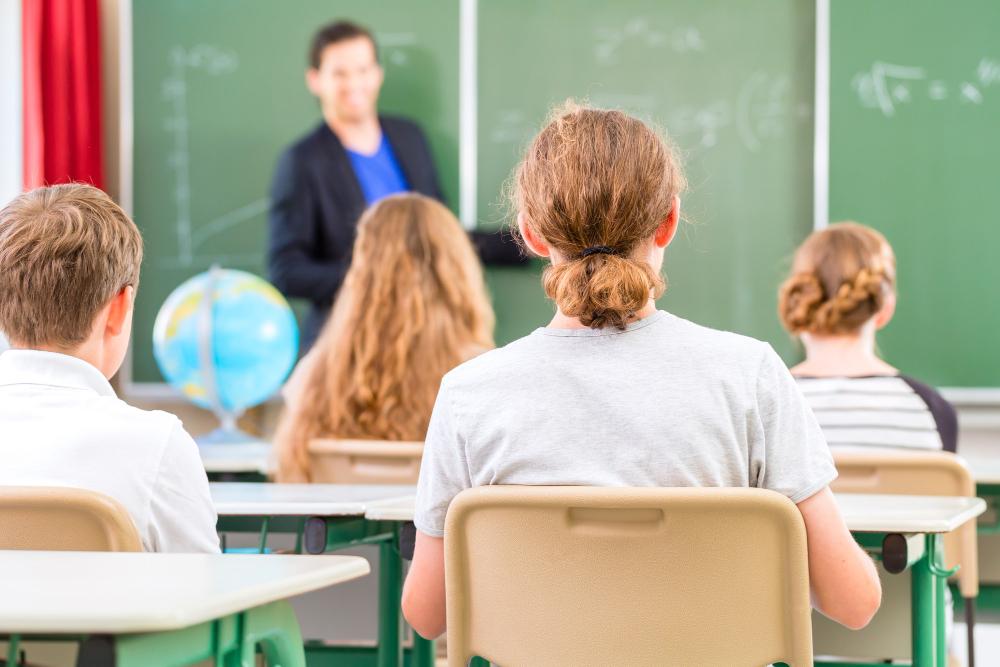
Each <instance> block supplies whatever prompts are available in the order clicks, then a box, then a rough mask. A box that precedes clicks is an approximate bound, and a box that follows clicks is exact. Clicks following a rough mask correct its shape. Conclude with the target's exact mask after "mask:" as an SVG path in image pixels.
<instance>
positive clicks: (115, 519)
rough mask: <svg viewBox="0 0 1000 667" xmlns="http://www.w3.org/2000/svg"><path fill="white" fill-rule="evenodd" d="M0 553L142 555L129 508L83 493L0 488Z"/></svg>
mask: <svg viewBox="0 0 1000 667" xmlns="http://www.w3.org/2000/svg"><path fill="white" fill-rule="evenodd" d="M0 549H37V550H45V551H142V541H141V540H140V539H139V532H138V531H137V530H136V528H135V524H134V523H132V517H130V516H129V513H128V510H126V509H125V507H124V506H123V505H122V504H121V503H119V502H118V501H117V500H115V499H114V498H111V497H109V496H106V495H104V494H103V493H98V492H97V491H88V490H86V489H74V488H68V487H43V486H37V487H36V486H0Z"/></svg>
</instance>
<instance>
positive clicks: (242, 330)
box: [153, 268, 299, 430]
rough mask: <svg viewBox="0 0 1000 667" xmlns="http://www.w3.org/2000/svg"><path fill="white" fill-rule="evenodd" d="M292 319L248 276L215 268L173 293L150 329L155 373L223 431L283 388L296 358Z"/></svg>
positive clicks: (266, 287)
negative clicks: (214, 417)
mask: <svg viewBox="0 0 1000 667" xmlns="http://www.w3.org/2000/svg"><path fill="white" fill-rule="evenodd" d="M298 347H299V332H298V326H297V325H296V323H295V315H294V314H293V313H292V309H291V308H290V307H289V306H288V302H287V301H285V299H284V297H282V296H281V293H280V292H278V290H276V289H275V288H274V287H273V286H271V285H270V284H269V283H268V282H266V281H264V280H262V279H261V278H258V277H257V276H255V275H253V274H252V273H247V272H246V271H235V270H232V269H220V268H213V269H211V270H209V271H206V272H205V273H202V274H199V275H197V276H194V277H193V278H190V279H189V280H187V281H185V282H184V283H182V284H181V285H180V286H179V287H177V289H175V290H174V291H173V292H171V293H170V296H169V297H167V300H166V301H164V303H163V306H161V307H160V311H159V313H157V315H156V322H155V323H154V325H153V355H154V356H155V358H156V363H157V365H158V366H159V367H160V372H161V373H162V374H163V376H164V377H165V378H166V379H167V382H169V383H170V384H171V385H172V386H173V387H174V388H175V389H177V390H178V391H180V392H181V393H182V394H183V395H184V396H186V397H187V398H188V399H190V400H191V401H193V402H194V403H196V404H197V405H199V406H201V407H204V408H208V409H211V410H213V411H214V412H215V413H216V415H217V416H218V417H219V419H220V421H221V422H222V429H223V430H235V421H236V417H238V416H239V414H240V413H242V412H243V411H244V410H246V409H247V408H251V407H253V406H255V405H258V404H260V403H263V402H264V401H266V400H267V399H268V398H270V397H271V396H272V395H274V393H275V392H276V391H278V389H279V388H280V387H281V385H282V383H283V382H284V381H285V378H286V377H287V376H288V373H289V372H290V371H291V369H292V367H293V366H294V365H295V361H296V359H297V358H298Z"/></svg>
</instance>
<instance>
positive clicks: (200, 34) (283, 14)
mask: <svg viewBox="0 0 1000 667" xmlns="http://www.w3.org/2000/svg"><path fill="white" fill-rule="evenodd" d="M132 5H133V6H132V12H133V42H134V45H133V50H134V56H133V68H134V97H135V114H134V118H135V119H134V137H135V139H134V145H135V157H134V161H135V164H134V179H135V201H134V211H133V213H134V217H135V220H136V223H137V224H138V225H139V227H140V229H141V230H142V233H143V236H144V238H145V241H146V261H145V262H144V266H143V276H142V285H141V288H140V290H139V296H138V299H137V303H136V315H135V325H134V326H135V331H134V342H133V366H132V369H133V378H132V379H133V381H136V382H159V381H162V380H161V378H160V374H159V372H158V370H157V368H156V364H155V362H154V360H153V356H152V330H153V320H154V318H155V317H156V312H157V310H158V308H159V306H160V304H162V303H163V301H164V299H165V298H166V297H167V295H168V294H169V293H170V291H171V290H172V289H173V288H174V287H176V286H177V285H178V284H180V283H181V282H182V281H183V280H185V279H186V278H188V277H190V276H192V275H195V274H196V273H199V272H201V271H204V270H206V269H208V268H209V267H210V266H211V265H212V264H213V263H215V262H218V263H219V264H221V265H223V266H225V267H228V268H239V269H245V270H249V271H253V272H255V273H258V274H259V275H265V270H266V267H265V247H266V238H267V204H268V199H267V196H268V189H269V186H270V179H271V175H272V171H273V169H274V164H275V161H276V160H277V157H278V154H279V153H280V151H281V150H282V149H283V148H284V147H285V146H287V145H288V144H289V143H290V142H292V141H293V140H294V139H295V138H296V137H298V136H300V135H302V134H304V133H305V132H307V131H308V130H310V129H311V128H312V127H314V125H315V124H316V123H317V122H319V120H320V115H319V109H318V106H317V103H316V101H315V100H314V99H313V98H312V97H311V96H310V95H309V93H308V92H307V91H306V88H305V84H304V73H305V68H306V52H307V49H308V45H309V40H310V38H311V36H312V33H313V31H314V30H315V29H316V28H317V27H318V26H320V25H322V24H323V23H325V22H328V21H330V20H332V19H334V18H339V17H349V18H351V19H353V20H356V21H358V22H361V23H363V24H366V25H370V26H372V27H373V28H374V30H375V32H376V37H377V39H378V41H379V42H380V46H381V54H380V55H381V59H382V62H383V65H384V66H385V69H386V82H385V85H384V88H383V92H382V97H381V99H380V108H381V110H383V111H385V112H389V113H402V114H405V115H407V116H409V117H411V118H413V119H414V120H416V121H417V122H419V123H420V125H421V126H422V127H423V129H424V130H425V132H426V133H427V134H428V137H429V139H430V142H431V149H432V151H433V153H434V156H435V158H436V161H437V165H438V168H439V171H440V176H441V179H442V186H443V188H444V191H445V195H446V197H447V198H448V200H449V201H451V202H455V201H457V196H458V176H457V173H458V171H457V165H458V148H457V143H456V142H457V127H458V7H457V4H456V3H455V2H453V1H447V0H421V2H420V3H412V2H407V1H406V0H397V1H395V2H367V1H365V0H351V1H345V0H338V1H337V2H330V1H329V0H297V1H296V2H274V1H273V0H211V2H204V1H202V0H173V1H166V0H134V1H133V3H132Z"/></svg>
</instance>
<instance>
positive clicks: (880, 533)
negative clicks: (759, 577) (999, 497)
mask: <svg viewBox="0 0 1000 667" xmlns="http://www.w3.org/2000/svg"><path fill="white" fill-rule="evenodd" d="M836 499H837V504H838V505H839V506H840V511H841V512H842V513H843V515H844V521H845V523H847V527H848V528H849V529H850V531H851V532H852V533H853V534H854V537H855V539H856V540H857V541H858V543H859V544H861V545H862V546H863V547H865V548H866V549H868V550H869V551H872V552H874V553H875V554H877V555H878V556H879V557H880V558H881V560H882V564H883V565H884V567H885V569H886V571H888V572H890V573H892V574H898V573H900V572H902V571H904V570H906V569H910V570H911V576H912V583H911V590H912V592H913V595H912V601H911V604H912V611H911V624H912V633H911V634H912V642H913V647H912V651H913V653H912V655H913V664H914V665H917V666H918V667H924V666H925V665H927V666H934V667H944V666H945V665H947V664H948V663H947V650H948V649H947V646H946V641H945V585H946V581H947V578H948V576H949V575H950V574H952V573H951V572H949V571H948V570H945V569H944V567H943V559H942V555H941V539H940V537H941V534H942V533H947V532H950V531H952V530H954V529H956V528H958V527H959V526H961V525H962V524H964V523H965V522H966V521H970V520H975V518H976V517H977V516H979V515H980V514H982V513H983V512H984V511H985V510H986V503H985V502H983V500H982V499H981V498H958V497H949V496H899V495H868V494H850V493H841V494H836ZM817 664H820V663H817Z"/></svg>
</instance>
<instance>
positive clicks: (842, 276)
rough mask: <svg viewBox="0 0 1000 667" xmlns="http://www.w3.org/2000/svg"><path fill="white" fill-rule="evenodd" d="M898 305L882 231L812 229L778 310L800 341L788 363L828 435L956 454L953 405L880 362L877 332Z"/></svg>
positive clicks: (845, 225)
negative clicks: (800, 352)
mask: <svg viewBox="0 0 1000 667" xmlns="http://www.w3.org/2000/svg"><path fill="white" fill-rule="evenodd" d="M895 309H896V259H895V256H894V255H893V252H892V248H891V247H890V246H889V242H888V241H886V239H885V237H884V236H882V235H881V234H879V233H878V232H877V231H875V230H874V229H871V228H870V227H865V226H864V225H859V224H857V223H856V222H840V223H836V224H833V225H830V226H829V227H827V228H826V229H822V230H820V231H817V232H814V233H813V234H812V235H811V236H809V238H807V239H806V240H805V241H804V242H803V243H802V245H801V246H800V247H799V249H798V251H796V253H795V260H794V262H793V266H792V273H791V275H790V276H789V277H788V279H787V280H785V282H784V283H783V284H782V286H781V290H780V292H779V299H778V314H779V315H780V317H781V321H782V324H784V325H785V328H786V329H788V331H789V332H790V333H792V334H794V335H796V336H798V337H799V339H800V340H801V341H802V344H803V346H804V347H805V352H806V360H805V361H803V362H802V363H801V364H799V365H798V366H795V367H794V368H792V374H793V375H794V376H795V377H796V378H797V379H798V383H799V388H800V389H802V393H803V394H804V395H805V397H806V401H807V402H808V403H809V404H810V405H811V406H812V409H813V411H814V412H815V413H816V418H817V419H818V420H819V424H820V426H821V427H822V428H823V433H824V435H825V436H826V439H827V442H829V444H830V446H831V447H835V446H839V445H849V446H861V447H883V448H906V449H930V450H935V449H944V450H946V451H949V452H954V451H955V448H956V444H957V442H956V441H957V439H958V418H957V416H956V415H955V409H954V408H953V407H952V406H951V404H950V403H948V401H946V400H945V399H944V397H942V396H941V394H939V393H938V392H937V391H935V390H934V389H932V388H931V387H929V386H927V385H926V384H924V383H922V382H920V381H918V380H915V379H913V378H912V377H909V376H907V375H903V374H901V373H900V372H899V371H898V370H896V369H895V368H893V367H892V366H890V365H889V364H887V363H886V362H884V361H882V359H880V358H879V357H878V354H877V353H876V349H875V332H876V331H878V330H880V329H882V328H883V327H884V326H886V325H887V324H889V321H890V320H891V319H892V315H893V313H894V312H895Z"/></svg>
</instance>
